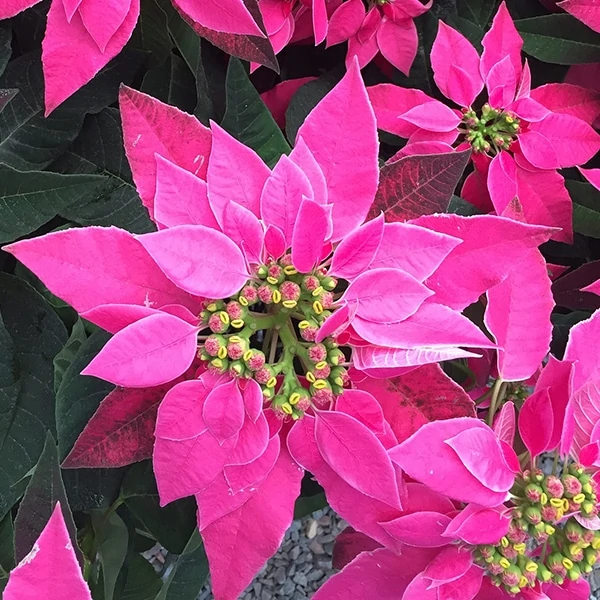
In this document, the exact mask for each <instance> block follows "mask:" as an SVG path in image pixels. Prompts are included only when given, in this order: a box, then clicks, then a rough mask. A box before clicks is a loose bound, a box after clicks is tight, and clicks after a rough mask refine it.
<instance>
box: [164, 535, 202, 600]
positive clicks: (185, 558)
mask: <svg viewBox="0 0 600 600" xmlns="http://www.w3.org/2000/svg"><path fill="white" fill-rule="evenodd" d="M207 577H208V560H207V558H206V553H205V552H204V546H203V545H202V538H201V537H200V533H198V530H197V529H196V530H195V531H194V533H192V535H191V537H190V539H189V540H188V543H187V544H186V546H185V548H184V550H183V553H182V554H181V556H180V557H179V558H178V559H177V561H176V562H175V564H174V565H173V568H172V571H171V572H170V573H169V576H168V577H167V579H166V581H165V582H164V585H163V589H162V590H161V592H160V594H158V596H156V600H194V599H195V598H197V597H198V594H199V593H200V590H201V589H202V587H203V586H204V582H205V581H206V578H207Z"/></svg>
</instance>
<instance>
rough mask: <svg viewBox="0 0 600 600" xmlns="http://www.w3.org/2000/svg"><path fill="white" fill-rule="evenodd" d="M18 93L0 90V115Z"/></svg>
mask: <svg viewBox="0 0 600 600" xmlns="http://www.w3.org/2000/svg"><path fill="white" fill-rule="evenodd" d="M18 93H19V90H15V89H8V90H0V113H1V112H2V111H3V110H4V109H5V108H6V107H7V106H8V105H9V103H10V101H11V100H12V99H13V98H14V97H15V96H16V95H17V94H18Z"/></svg>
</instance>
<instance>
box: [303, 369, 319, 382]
mask: <svg viewBox="0 0 600 600" xmlns="http://www.w3.org/2000/svg"><path fill="white" fill-rule="evenodd" d="M306 379H307V380H308V381H309V382H310V383H314V382H315V381H316V380H317V378H316V377H315V376H314V375H313V374H312V373H311V372H310V371H309V372H308V373H307V374H306Z"/></svg>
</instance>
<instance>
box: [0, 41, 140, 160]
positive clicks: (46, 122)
mask: <svg viewBox="0 0 600 600" xmlns="http://www.w3.org/2000/svg"><path fill="white" fill-rule="evenodd" d="M142 60H143V55H142V54H141V53H139V52H136V53H132V52H127V51H125V52H121V53H120V54H119V55H118V56H117V57H116V58H115V59H114V60H112V61H111V62H110V63H109V64H108V66H107V67H105V68H104V69H103V70H102V71H101V72H100V73H99V74H98V75H97V76H96V77H94V79H92V81H91V82H90V83H88V84H87V85H85V86H84V87H83V88H82V89H81V90H79V91H78V92H77V93H76V94H74V95H73V96H72V97H71V98H69V99H68V100H67V101H66V102H65V103H64V104H63V105H61V106H60V107H58V108H57V109H56V110H55V111H53V112H52V114H51V115H49V116H48V117H47V118H45V117H44V94H43V90H44V82H43V76H42V67H41V57H40V53H39V52H30V53H28V54H25V55H23V56H20V57H19V58H17V59H15V60H12V61H11V62H10V63H9V64H8V67H7V68H6V71H5V72H4V74H3V75H2V77H0V89H1V88H16V89H18V90H19V94H18V95H17V96H15V98H14V99H13V100H12V101H11V110H9V111H4V112H2V113H1V114H0V162H1V163H4V164H7V165H9V166H11V167H13V168H15V169H19V170H20V171H28V170H41V169H43V168H44V167H46V166H48V165H49V164H50V163H51V162H52V161H53V160H54V159H56V158H57V157H58V156H60V155H61V154H62V153H63V152H64V151H65V150H66V149H67V147H68V146H69V144H70V143H71V142H72V141H73V140H74V139H75V137H76V136H77V134H78V132H79V130H80V129H81V125H82V123H83V118H84V116H85V113H86V112H90V113H95V112H99V111H100V110H101V109H102V108H104V107H105V106H108V105H109V104H112V103H113V102H114V101H115V100H116V98H117V93H118V86H119V84H120V83H121V82H125V83H128V82H130V81H131V80H132V79H133V77H134V75H135V74H136V72H137V70H138V68H139V67H140V65H141V62H142Z"/></svg>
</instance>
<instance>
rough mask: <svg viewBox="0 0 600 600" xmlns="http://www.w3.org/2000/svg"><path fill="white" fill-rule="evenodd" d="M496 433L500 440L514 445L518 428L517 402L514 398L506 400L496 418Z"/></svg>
mask: <svg viewBox="0 0 600 600" xmlns="http://www.w3.org/2000/svg"><path fill="white" fill-rule="evenodd" d="M493 429H494V433H495V434H496V436H497V437H498V439H499V440H501V441H503V442H506V443H507V444H508V445H509V446H511V447H512V445H513V443H514V440H515V432H516V430H517V421H516V414H515V404H514V402H513V401H512V400H509V401H508V402H505V403H504V404H503V405H502V408H501V409H500V410H499V411H498V414H497V415H496V418H495V419H494V427H493Z"/></svg>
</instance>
